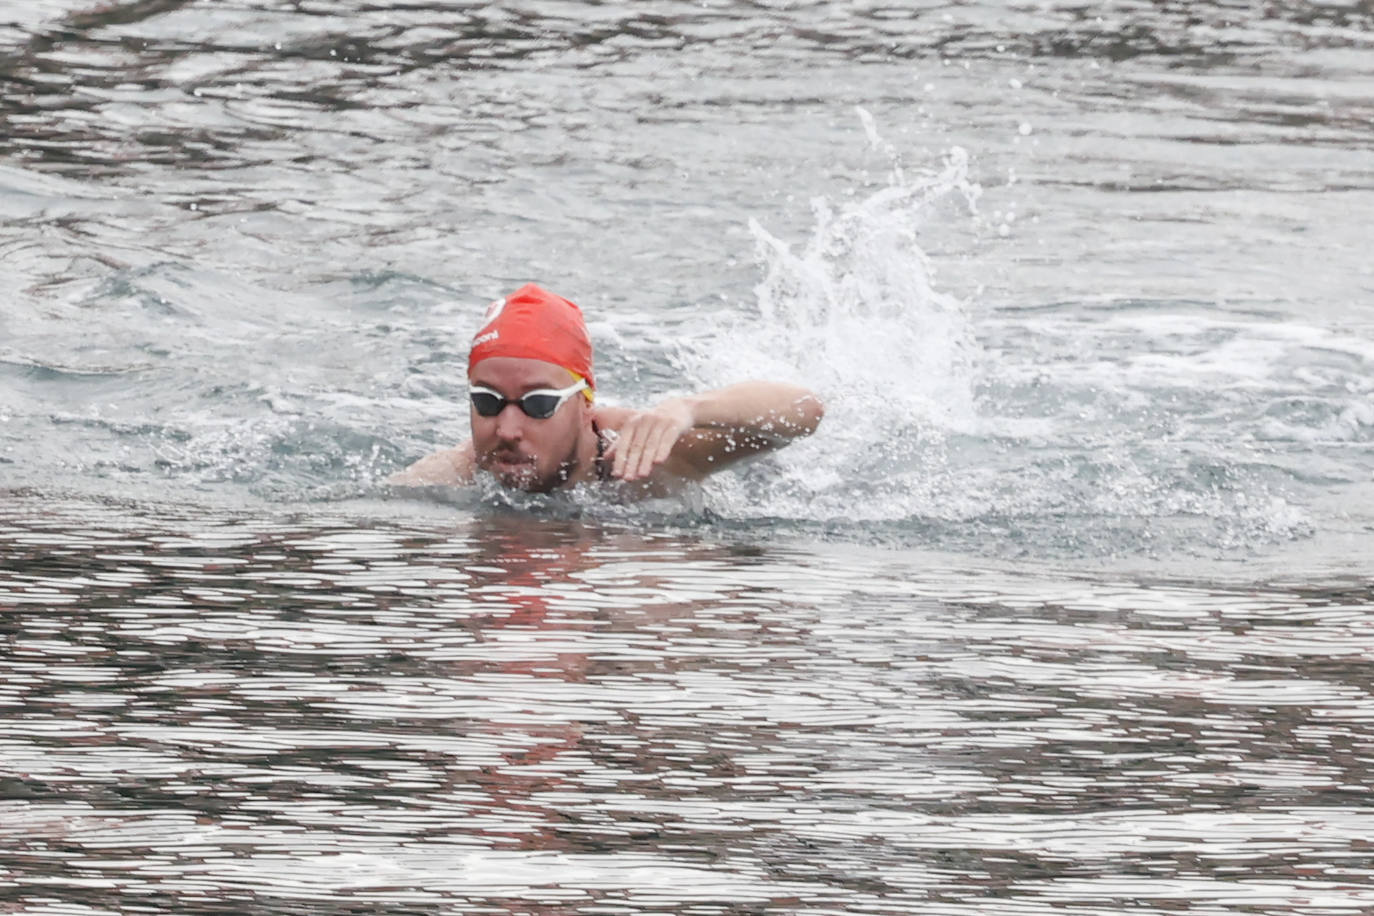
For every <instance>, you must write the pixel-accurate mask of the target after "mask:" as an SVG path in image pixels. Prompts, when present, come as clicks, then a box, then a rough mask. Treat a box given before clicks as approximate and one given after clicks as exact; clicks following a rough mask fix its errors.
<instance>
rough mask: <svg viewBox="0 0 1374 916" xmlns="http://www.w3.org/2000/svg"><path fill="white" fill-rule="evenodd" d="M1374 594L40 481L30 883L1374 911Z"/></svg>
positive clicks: (396, 894) (363, 895) (903, 905)
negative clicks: (317, 514)
mask: <svg viewBox="0 0 1374 916" xmlns="http://www.w3.org/2000/svg"><path fill="white" fill-rule="evenodd" d="M1371 598H1374V593H1372V592H1371V589H1370V588H1369V587H1368V586H1367V585H1359V584H1351V585H1350V586H1349V587H1345V588H1342V587H1336V586H1328V587H1325V588H1322V589H1312V588H1306V587H1300V586H1292V587H1277V586H1275V587H1264V588H1259V587H1249V588H1244V589H1231V588H1225V587H1204V586H1201V585H1194V584H1188V583H1179V582H1171V583H1141V582H1133V581H1125V580H1123V581H1117V582H1112V581H1097V582H1091V581H1086V580H1080V579H1076V578H1073V577H1067V576H1059V577H1057V576H1055V575H1053V574H1050V573H1045V574H1039V575H1032V574H1027V573H1007V572H997V571H993V570H977V569H973V570H968V569H963V570H955V569H932V568H927V567H923V566H922V565H920V563H919V562H918V561H917V560H916V559H915V558H911V557H904V555H892V554H880V553H878V552H876V551H871V552H870V551H853V552H847V553H846V552H840V553H836V552H835V551H834V550H833V549H831V550H829V551H827V552H826V553H825V554H817V553H813V552H810V551H808V550H806V549H803V548H772V547H768V548H760V547H757V546H751V545H747V544H741V543H727V542H719V543H712V542H710V541H707V540H704V539H701V538H696V537H688V536H684V535H676V534H670V533H661V532H660V533H655V532H647V531H643V530H634V529H633V528H629V527H623V528H615V527H598V526H593V525H588V524H586V523H581V522H576V521H561V520H549V519H541V518H535V517H529V516H516V515H510V516H506V515H500V514H488V515H487V516H485V517H480V518H477V519H475V520H469V521H465V522H462V523H461V524H459V525H458V526H457V527H454V528H445V527H441V526H437V525H435V526H431V527H419V526H415V525H405V526H403V525H399V524H394V523H383V522H377V521H376V520H373V521H371V522H361V523H360V522H358V521H357V520H350V519H345V518H338V519H321V518H313V519H290V518H272V517H261V516H258V517H253V516H233V515H207V514H205V513H203V512H197V513H196V514H194V515H183V514H180V513H175V512H162V513H160V514H158V513H151V512H148V511H146V510H133V509H127V508H121V507H119V506H104V507H95V506H90V505H80V506H75V505H69V506H57V507H54V506H51V505H47V504H44V503H42V502H40V501H37V500H33V499H28V498H22V497H10V498H9V499H8V504H7V507H6V508H5V509H4V511H3V514H0V610H3V614H0V849H3V852H0V909H3V908H6V907H10V906H13V907H19V908H20V911H24V912H40V911H45V910H42V909H41V906H42V904H43V901H58V900H60V901H63V902H64V904H65V905H66V908H64V909H63V910H62V912H72V913H86V912H97V911H100V912H105V911H108V910H109V909H110V908H112V907H118V908H121V909H122V908H123V907H126V906H127V907H129V908H130V909H129V910H128V911H135V910H140V909H146V910H148V911H153V910H157V911H179V912H189V911H194V912H207V913H209V912H222V913H243V912H378V911H382V910H384V911H386V912H390V913H396V912H436V911H438V910H436V909H435V908H436V907H440V906H442V908H443V909H442V911H443V912H453V913H478V912H492V911H497V912H514V913H550V914H552V913H560V914H561V913H614V912H672V913H760V912H806V913H839V912H845V913H854V912H873V913H894V914H895V913H942V914H943V913H964V912H967V913H975V912H976V913H1025V912H1047V911H1050V910H1053V909H1057V908H1059V907H1063V906H1073V907H1074V908H1075V910H1076V911H1080V912H1101V913H1115V912H1120V911H1121V910H1122V908H1125V907H1129V908H1132V910H1133V911H1134V910H1140V911H1144V912H1168V911H1178V910H1188V911H1191V912H1209V913H1211V912H1216V913H1221V912H1227V913H1232V912H1263V913H1285V914H1287V913H1354V912H1357V911H1362V910H1367V909H1368V908H1369V907H1371V906H1374V890H1371V882H1370V880H1369V876H1370V867H1371V864H1372V863H1371V850H1370V847H1369V843H1368V837H1369V836H1371V835H1374V814H1371V811H1372V810H1374V809H1371V807H1370V797H1369V792H1370V785H1371V760H1374V732H1371V729H1370V723H1371V721H1372V720H1374V700H1371V697H1370V695H1369V671H1370V662H1371V655H1372V654H1374V653H1372V652H1371V649H1370V646H1372V645H1374V638H1371V637H1374V613H1371V608H1372V607H1374V601H1372V600H1371ZM25 907H33V908H34V909H24V908H25Z"/></svg>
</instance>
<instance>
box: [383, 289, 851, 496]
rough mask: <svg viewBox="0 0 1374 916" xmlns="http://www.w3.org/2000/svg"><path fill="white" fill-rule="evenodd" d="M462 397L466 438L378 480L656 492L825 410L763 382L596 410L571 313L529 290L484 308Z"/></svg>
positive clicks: (770, 443)
mask: <svg viewBox="0 0 1374 916" xmlns="http://www.w3.org/2000/svg"><path fill="white" fill-rule="evenodd" d="M468 394H469V397H470V399H471V424H472V438H471V439H470V440H469V441H467V442H465V443H463V444H462V445H459V446H457V447H455V448H450V449H446V450H444V451H441V452H436V453H435V454H432V455H429V456H427V457H424V458H421V459H420V460H419V461H417V462H415V463H414V464H412V465H411V466H410V467H408V468H406V469H405V470H403V471H400V472H398V473H396V474H393V475H392V476H391V477H390V478H388V481H387V482H388V483H390V484H393V485H396V486H402V487H420V486H435V485H439V486H443V485H450V486H452V485H463V484H470V483H473V482H474V481H475V480H476V476H477V473H478V472H479V471H482V472H486V473H488V474H491V475H492V476H493V477H494V478H495V479H496V480H497V482H498V483H500V484H501V485H502V486H504V487H508V488H512V489H517V490H526V491H530V492H537V493H547V492H550V491H552V490H559V489H565V488H571V487H574V486H577V485H578V484H582V483H586V482H590V481H613V480H620V481H626V482H627V483H630V484H633V485H635V486H636V487H638V488H639V492H640V493H641V495H644V496H662V495H668V494H670V493H673V492H675V491H676V490H678V489H680V488H681V486H682V484H684V483H686V482H688V481H695V480H701V479H703V478H705V477H707V476H709V475H710V474H714V473H715V472H717V471H720V470H723V469H725V468H727V467H730V466H731V465H733V464H735V463H737V462H739V461H741V460H742V459H745V458H749V457H751V456H754V455H758V454H760V453H763V452H767V451H771V450H773V449H777V448H781V447H782V446H784V445H787V444H788V443H789V442H791V441H792V440H794V439H797V438H800V437H802V436H808V435H810V434H811V433H812V432H814V431H815V429H816V426H817V425H818V424H819V423H820V421H821V417H822V415H823V414H824V413H825V408H824V407H823V406H822V404H821V402H820V399H818V398H817V397H816V395H814V394H812V393H811V392H810V391H808V390H806V389H805V388H802V387H799V386H797V385H788V384H783V383H781V382H766V381H752V382H741V383H739V384H737V385H730V386H728V387H725V388H720V389H718V390H715V391H707V392H703V393H700V394H694V395H690V396H687V397H677V398H668V399H667V400H664V401H661V402H660V403H658V404H656V405H654V406H653V407H650V408H648V409H647V410H632V409H630V408H625V407H603V406H598V405H597V404H596V403H595V397H596V381H595V377H594V375H593V373H592V342H591V337H590V336H589V335H588V334H587V326H586V324H585V323H584V321H583V319H582V312H581V310H580V309H578V307H577V306H576V305H574V304H573V303H572V302H569V301H568V300H567V299H564V298H563V297H561V296H557V295H554V294H553V293H550V292H548V291H547V290H544V289H541V288H540V287H538V286H536V285H534V284H533V283H531V284H528V285H526V286H523V287H521V288H520V289H518V290H516V291H515V292H514V293H512V294H511V295H509V296H507V297H505V298H504V299H498V300H497V301H495V302H493V303H492V304H491V305H490V306H488V308H487V314H486V320H485V322H484V324H483V325H482V327H481V329H480V330H478V332H477V334H476V335H475V336H474V337H473V339H472V348H471V350H470V352H469V354H468Z"/></svg>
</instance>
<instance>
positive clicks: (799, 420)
mask: <svg viewBox="0 0 1374 916" xmlns="http://www.w3.org/2000/svg"><path fill="white" fill-rule="evenodd" d="M796 409H797V416H796V421H795V425H796V429H797V436H798V437H801V436H809V435H811V434H812V433H814V432H815V431H816V427H818V426H820V425H821V420H823V419H824V418H825V402H823V401H822V400H821V399H820V398H819V397H817V396H816V394H815V393H814V392H810V391H808V392H806V393H805V394H803V395H802V396H801V397H799V398H797V401H796Z"/></svg>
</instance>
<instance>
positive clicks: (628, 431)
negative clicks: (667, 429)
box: [606, 413, 661, 480]
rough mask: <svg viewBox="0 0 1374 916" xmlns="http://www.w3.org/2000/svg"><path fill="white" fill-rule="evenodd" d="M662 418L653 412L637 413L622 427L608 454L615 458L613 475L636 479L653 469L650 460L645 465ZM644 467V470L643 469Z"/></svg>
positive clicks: (650, 455)
mask: <svg viewBox="0 0 1374 916" xmlns="http://www.w3.org/2000/svg"><path fill="white" fill-rule="evenodd" d="M660 422H661V421H660V419H659V418H656V417H654V416H653V415H652V414H648V413H640V414H635V415H634V416H632V417H631V418H630V419H629V420H627V421H626V422H625V425H624V426H622V427H620V437H619V438H618V439H616V440H615V442H614V443H613V444H612V445H611V447H610V449H608V450H607V453H606V454H607V455H608V456H611V457H613V458H614V461H613V463H612V464H611V476H612V477H618V478H620V479H621V480H635V479H637V478H639V477H641V476H643V475H644V474H647V473H648V471H649V470H651V469H652V467H653V463H652V461H651V460H650V461H649V462H648V467H647V468H646V467H645V464H646V461H645V459H646V457H649V458H651V457H652V454H653V452H652V443H653V442H654V441H656V439H657V436H658V433H659V430H660ZM641 469H643V470H641Z"/></svg>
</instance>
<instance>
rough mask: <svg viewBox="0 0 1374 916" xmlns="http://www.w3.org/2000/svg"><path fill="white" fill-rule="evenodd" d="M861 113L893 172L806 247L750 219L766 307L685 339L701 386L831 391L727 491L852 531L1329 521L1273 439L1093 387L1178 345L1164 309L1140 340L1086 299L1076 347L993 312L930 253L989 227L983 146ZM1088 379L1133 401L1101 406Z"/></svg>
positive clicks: (898, 533) (849, 534)
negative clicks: (976, 179) (929, 147)
mask: <svg viewBox="0 0 1374 916" xmlns="http://www.w3.org/2000/svg"><path fill="white" fill-rule="evenodd" d="M860 117H861V119H862V121H863V124H864V127H865V130H866V132H867V134H868V139H869V142H870V145H871V146H872V148H873V149H875V150H877V151H879V152H880V153H882V154H884V155H885V156H886V157H887V158H888V160H889V162H890V163H891V170H890V173H889V175H888V178H887V181H886V182H885V184H884V185H883V186H882V187H880V188H878V189H877V190H876V191H873V192H872V193H869V194H868V195H866V196H862V197H856V198H854V199H852V200H846V201H843V202H840V203H834V202H832V201H831V200H828V199H824V198H817V199H815V200H813V201H812V209H813V213H814V226H813V228H812V231H811V235H810V237H809V239H807V240H806V242H805V244H804V245H802V246H800V248H799V250H794V248H793V247H792V246H790V245H788V244H787V243H786V242H784V241H782V240H780V239H779V238H777V237H776V236H774V235H773V234H771V233H770V232H768V231H767V230H766V229H765V228H764V227H763V226H761V225H760V224H758V223H757V222H754V221H751V222H750V229H751V231H752V234H753V237H754V240H755V244H756V251H757V257H758V260H759V264H760V269H761V271H762V279H761V281H760V283H759V284H758V286H757V287H756V289H755V292H756V295H757V301H756V307H755V308H753V309H749V310H747V311H746V312H744V313H741V312H734V313H727V314H722V315H717V316H713V318H712V320H711V321H710V325H711V336H710V344H709V346H705V345H703V346H699V347H695V346H693V345H692V344H693V342H691V341H689V342H687V343H685V344H684V345H683V346H682V347H681V350H680V353H679V356H680V360H679V361H680V363H681V364H682V367H683V368H684V369H685V370H686V372H687V374H688V375H689V376H690V377H692V378H693V379H694V380H695V381H697V382H698V383H700V384H702V385H703V386H711V385H718V384H724V383H727V382H729V381H733V380H736V379H738V378H744V377H772V378H781V379H792V380H795V381H797V382H799V383H801V384H804V385H807V386H808V387H811V388H812V389H813V390H815V391H817V392H818V393H819V394H820V395H821V397H822V399H823V400H824V401H825V403H826V419H825V422H824V424H823V426H822V429H821V432H820V434H818V435H817V436H815V437H813V438H811V439H809V440H805V441H803V442H800V443H798V444H796V445H794V446H793V447H791V448H788V449H786V450H784V451H783V452H781V453H779V454H778V455H776V456H773V457H771V458H769V459H767V460H765V461H763V462H760V463H759V464H757V465H752V466H748V467H746V468H745V470H744V471H743V473H741V474H740V475H738V476H730V475H727V476H725V477H724V478H722V479H721V480H720V483H719V484H718V485H717V484H715V483H713V484H712V487H711V488H710V491H709V493H708V496H709V497H710V498H708V500H707V505H708V508H710V509H711V510H713V511H715V512H718V513H719V514H720V515H721V516H723V517H725V518H729V519H745V520H760V519H767V520H769V521H771V522H773V523H777V522H786V523H788V524H793V523H795V524H796V525H798V526H800V527H802V528H804V529H807V530H810V531H813V532H814V530H815V528H816V527H817V526H819V527H820V528H821V529H823V531H824V532H825V533H826V534H827V535H834V536H838V537H840V538H842V539H859V540H861V541H866V542H873V541H875V540H876V541H879V542H895V543H900V544H913V543H924V544H938V545H942V546H947V547H951V548H956V547H958V548H967V549H978V550H981V551H985V552H986V551H991V552H994V553H1011V554H1013V555H1023V554H1026V553H1028V552H1029V553H1035V554H1037V555H1040V554H1045V553H1048V554H1050V555H1071V556H1078V557H1082V556H1085V555H1097V556H1107V555H1111V556H1124V555H1134V554H1141V553H1145V554H1158V553H1162V552H1169V551H1171V550H1174V549H1176V548H1177V547H1178V546H1180V545H1183V546H1184V548H1185V549H1186V550H1189V551H1192V552H1199V551H1202V552H1206V551H1225V550H1236V549H1241V550H1244V549H1247V548H1250V547H1253V546H1255V545H1256V544H1259V543H1267V542H1274V541H1276V540H1285V539H1291V538H1293V537H1300V536H1304V535H1305V534H1307V533H1309V532H1310V530H1311V525H1310V523H1309V521H1308V520H1307V518H1306V516H1305V514H1304V513H1303V512H1302V511H1300V510H1299V509H1298V508H1296V507H1295V506H1294V505H1293V504H1292V502H1290V500H1289V499H1288V498H1287V490H1286V489H1285V486H1284V483H1283V480H1282V479H1281V475H1278V474H1276V473H1275V471H1274V469H1273V468H1272V467H1270V466H1269V465H1268V464H1266V463H1265V462H1264V461H1263V460H1262V458H1263V456H1260V455H1257V454H1246V453H1245V452H1244V451H1243V450H1241V449H1239V448H1238V447H1237V444H1236V443H1235V442H1232V441H1230V440H1227V441H1225V442H1214V441H1212V438H1213V433H1212V432H1210V431H1208V430H1205V429H1204V430H1203V431H1202V432H1201V433H1200V436H1199V437H1198V438H1196V439H1190V440H1187V441H1177V442H1175V441H1171V440H1169V439H1168V438H1167V437H1161V435H1160V434H1159V430H1161V429H1168V428H1171V427H1180V426H1182V425H1183V421H1186V420H1187V414H1188V411H1189V410H1191V409H1193V408H1192V407H1191V406H1190V405H1189V402H1188V401H1180V400H1178V399H1177V398H1176V397H1175V395H1174V393H1173V392H1163V391H1156V390H1153V389H1152V388H1149V387H1142V386H1141V385H1140V384H1138V383H1137V382H1134V381H1131V380H1129V379H1124V378H1121V377H1120V376H1119V374H1118V375H1115V376H1106V377H1103V378H1101V379H1099V380H1098V381H1097V382H1096V383H1094V384H1095V387H1092V390H1091V391H1090V392H1087V393H1086V394H1085V392H1084V391H1083V384H1084V382H1085V380H1086V378H1087V376H1086V375H1085V370H1086V369H1089V368H1092V367H1093V366H1095V365H1097V364H1098V363H1103V364H1107V365H1111V364H1114V363H1115V362H1116V361H1118V360H1131V359H1135V358H1144V357H1140V356H1139V354H1140V353H1142V352H1143V353H1145V354H1154V353H1157V352H1158V347H1159V344H1158V341H1156V340H1154V339H1153V338H1151V337H1149V332H1148V328H1149V327H1150V326H1151V323H1150V322H1147V323H1146V325H1145V327H1146V329H1147V330H1146V331H1144V332H1142V336H1132V337H1129V338H1127V339H1121V338H1120V333H1119V329H1116V328H1115V322H1114V321H1113V320H1110V319H1109V318H1102V317H1100V316H1092V317H1091V319H1089V318H1088V317H1085V316H1083V315H1082V314H1079V313H1077V312H1073V313H1071V320H1072V322H1073V324H1074V327H1075V329H1076V333H1079V334H1083V335H1086V336H1084V337H1082V339H1077V338H1075V339H1077V346H1078V347H1079V351H1078V352H1076V353H1074V354H1072V355H1071V358H1067V359H1066V354H1059V353H1057V352H1054V353H1046V352H1045V350H1044V343H1043V340H1042V338H1043V332H1044V331H1045V330H1047V329H1052V328H1054V327H1057V325H1055V322H1056V321H1060V320H1062V319H1061V318H1058V317H1038V316H1035V315H1031V316H1026V315H1021V314H1015V313H1012V314H1010V315H1009V316H1001V317H996V318H995V320H993V321H991V322H990V324H989V326H988V327H986V328H978V327H976V326H975V322H974V320H973V316H972V313H971V310H970V308H969V304H968V303H967V302H965V301H963V300H961V299H960V298H958V297H956V296H954V295H952V294H951V293H949V292H947V291H945V290H943V289H941V287H940V283H939V281H938V278H937V273H938V270H937V265H936V264H935V263H934V262H933V261H932V258H930V257H929V256H928V255H927V253H926V250H927V248H928V247H929V240H930V239H931V238H933V237H937V236H939V235H941V234H947V233H952V232H956V231H959V230H964V229H968V228H969V225H971V227H972V229H973V230H974V234H975V235H977V234H978V233H979V232H980V231H981V228H982V224H981V222H980V218H979V216H978V212H977V203H978V200H979V197H980V195H981V189H980V188H979V187H978V186H977V185H976V184H974V183H973V182H972V181H971V180H970V177H969V159H968V156H967V154H966V153H965V152H964V151H963V150H962V149H959V148H954V149H951V150H950V151H949V152H948V153H947V154H946V155H945V156H944V158H943V161H942V162H941V163H940V165H939V167H938V168H935V169H928V170H920V171H915V170H906V169H903V168H902V166H901V164H900V162H899V161H898V156H897V154H896V152H895V151H894V150H893V149H892V148H891V147H890V145H888V144H886V143H885V142H884V141H883V140H882V139H881V137H880V136H879V135H878V133H877V130H876V129H875V127H874V125H873V121H872V119H871V118H870V117H868V116H867V114H866V113H865V112H862V111H860ZM951 205H955V206H951ZM952 214H953V215H952ZM922 240H926V241H927V245H926V247H925V248H923V246H922V244H921V242H922ZM1067 307H1068V308H1072V306H1071V305H1070V306H1067ZM1174 308H1176V306H1171V305H1169V304H1168V303H1164V304H1162V305H1161V306H1160V311H1159V312H1158V314H1152V316H1151V317H1152V320H1153V322H1158V324H1159V325H1162V326H1168V327H1172V326H1174V325H1176V324H1177V321H1176V320H1175V319H1174V317H1173V316H1172V314H1171V312H1172V310H1173V309H1174ZM1108 314H1110V313H1108ZM985 338H986V339H988V340H989V341H991V343H990V347H991V349H989V350H986V351H985V350H984V348H983V346H982V344H981V343H980V341H981V340H983V339H985ZM1084 354H1094V355H1093V356H1092V357H1091V358H1090V359H1091V360H1092V361H1090V362H1084V359H1085V356H1084ZM1047 361H1049V362H1051V363H1053V366H1047ZM1051 369H1053V371H1054V372H1055V373H1058V375H1055V376H1054V377H1050V376H1048V375H1047V374H1046V373H1047V372H1049V371H1050V370H1051ZM1066 371H1067V374H1066V375H1064V374H1063V373H1064V372H1066ZM1060 375H1062V377H1059V376H1060ZM1027 378H1029V379H1031V381H1030V382H1026V381H1025V379H1027ZM1046 379H1048V380H1049V384H1044V383H1043V382H1044V381H1045V380H1046ZM1009 380H1010V381H1009ZM1185 384H1186V383H1185ZM1084 397H1090V398H1091V400H1092V402H1093V403H1096V404H1100V405H1115V406H1105V407H1103V408H1100V409H1102V410H1105V411H1106V412H1105V413H1104V414H1103V415H1102V416H1100V417H1097V418H1096V419H1094V416H1095V415H1094V414H1093V412H1092V411H1087V412H1085V409H1084V405H1083V403H1082V400H1083V398H1084ZM1142 404H1145V405H1148V409H1147V410H1146V411H1145V413H1144V414H1141V408H1140V405H1142Z"/></svg>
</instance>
